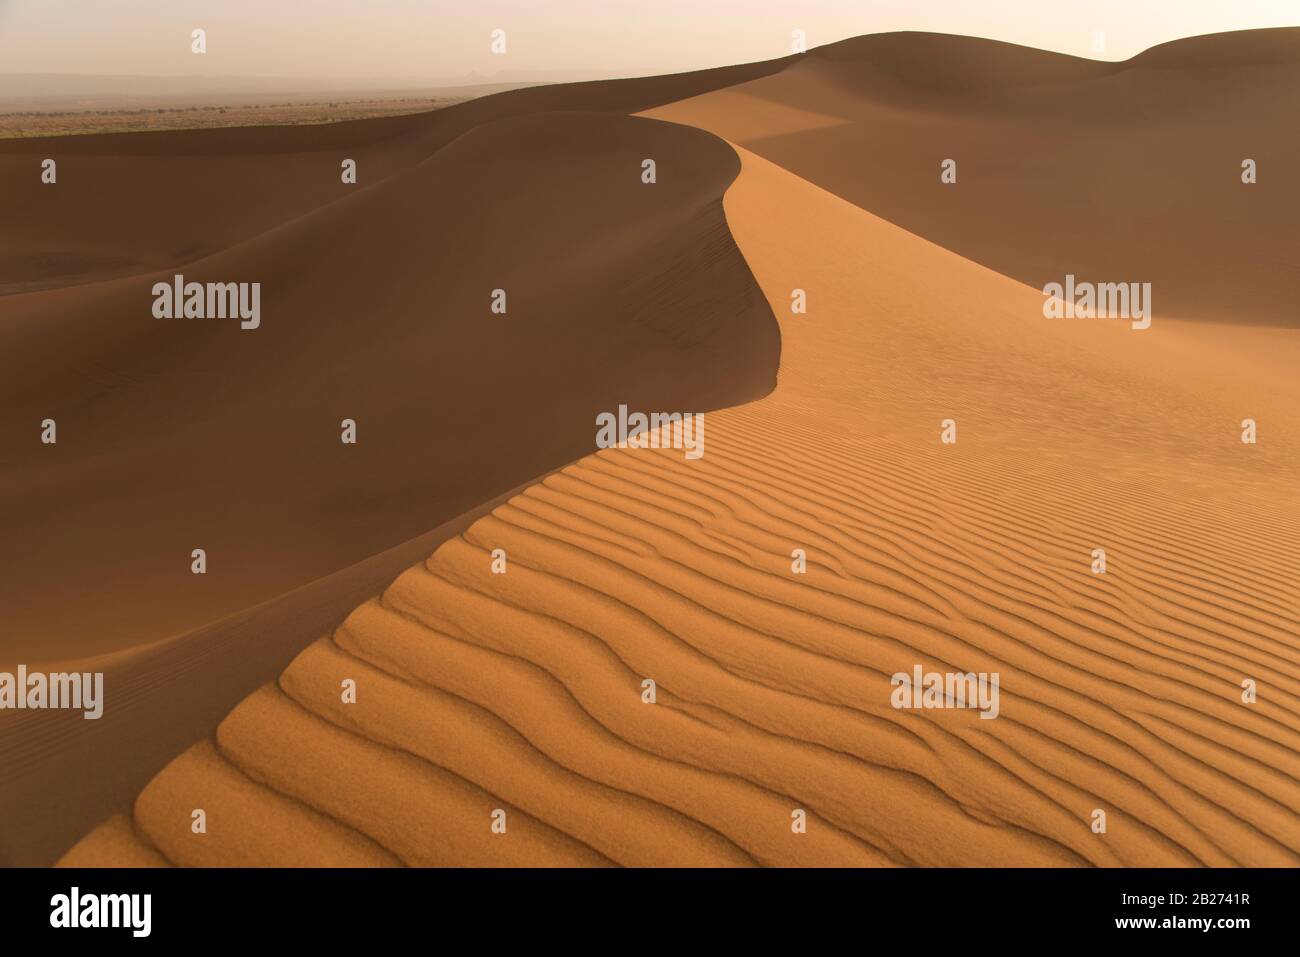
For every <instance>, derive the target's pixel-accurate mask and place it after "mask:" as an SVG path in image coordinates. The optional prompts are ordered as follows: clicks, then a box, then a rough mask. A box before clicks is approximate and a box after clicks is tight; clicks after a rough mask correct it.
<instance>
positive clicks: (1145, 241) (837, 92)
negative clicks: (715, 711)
mask: <svg viewBox="0 0 1300 957" xmlns="http://www.w3.org/2000/svg"><path fill="white" fill-rule="evenodd" d="M1297 88H1300V29H1286V30H1255V31H1243V32H1241V33H1227V34H1220V35H1217V36H1213V37H1194V38H1192V39H1188V40H1178V41H1175V42H1173V43H1168V44H1165V45H1163V46H1160V47H1156V48H1154V49H1152V50H1149V51H1147V52H1146V53H1143V54H1141V55H1139V56H1137V57H1134V58H1133V59H1131V60H1128V61H1125V62H1120V63H1102V62H1096V61H1090V60H1079V59H1075V58H1072V57H1067V56H1063V55H1061V54H1055V53H1044V52H1042V51H1038V50H1028V49H1026V48H1023V47H1016V46H1012V45H1010V44H1004V43H997V42H994V41H992V40H973V39H969V38H962V37H951V36H939V35H934V34H922V33H894V34H881V35H877V36H868V37H860V38H857V39H854V40H846V41H844V42H842V43H836V44H831V45H829V46H826V47H821V48H818V49H816V50H813V51H811V52H809V53H808V55H807V56H805V57H803V58H801V59H799V60H798V61H797V62H795V63H793V64H792V65H790V66H789V67H787V68H786V69H784V70H782V71H781V72H780V73H777V74H774V75H772V76H768V77H764V78H759V79H756V80H754V81H751V82H749V83H745V84H740V85H736V86H732V87H729V88H727V89H725V90H721V91H717V92H713V93H708V94H704V95H702V96H701V97H700V98H699V99H698V100H695V101H690V102H686V103H682V104H677V105H675V106H674V107H673V110H672V116H673V118H674V119H676V120H677V121H678V122H686V123H691V122H695V121H696V120H697V119H698V120H699V121H700V124H699V125H703V126H705V127H707V128H708V129H711V130H713V131H714V132H716V133H718V134H719V135H721V136H725V137H726V138H728V139H730V140H732V141H734V142H736V143H739V144H740V145H742V146H745V147H747V148H749V149H751V150H753V151H754V152H756V153H758V154H760V155H762V156H764V157H766V158H767V159H770V160H772V161H773V162H775V163H778V164H780V165H781V166H783V167H785V168H786V169H789V170H791V171H793V172H795V173H798V174H799V175H800V176H803V177H804V178H806V179H808V180H810V181H811V182H813V183H816V184H817V185H819V186H822V187H824V188H826V189H829V190H831V191H832V192H834V193H836V194H837V195H840V196H843V197H844V198H846V199H848V200H850V201H851V202H853V203H856V204H857V205H859V206H861V207H862V208H864V209H867V210H870V211H871V212H873V213H875V214H876V215H878V216H882V217H884V218H885V219H888V220H889V221H891V222H894V223H897V224H898V225H900V226H903V227H904V228H906V229H908V230H910V231H912V232H914V233H918V234H920V235H922V236H924V237H926V238H927V239H930V240H932V241H934V242H936V243H938V244H940V245H941V246H944V247H946V248H948V249H951V250H953V251H954V252H957V253H960V254H961V255H962V256H965V257H966V258H968V259H971V260H973V261H975V262H978V263H981V264H983V265H986V266H989V267H990V268H992V269H996V270H997V271H998V272H1001V273H1003V274H1005V275H1008V276H1011V277H1013V278H1015V279H1019V280H1021V281H1022V282H1025V283H1028V284H1029V285H1031V286H1035V287H1037V288H1040V289H1041V288H1042V287H1043V285H1044V284H1045V283H1047V282H1051V281H1058V282H1059V281H1060V280H1061V279H1062V277H1064V275H1065V274H1066V273H1067V272H1071V273H1073V274H1075V275H1077V276H1080V277H1088V278H1090V279H1091V280H1092V281H1124V282H1150V283H1152V285H1153V287H1154V288H1155V289H1156V290H1158V294H1157V296H1158V298H1157V299H1156V308H1157V310H1158V311H1159V312H1160V313H1161V314H1163V315H1167V316H1181V317H1184V318H1191V319H1210V320H1215V321H1219V322H1230V323H1235V324H1244V323H1262V324H1267V325H1276V326H1287V327H1290V328H1297V327H1300V312H1298V311H1297V309H1296V291H1297V290H1298V289H1300V267H1298V266H1297V265H1296V264H1297V262H1300V231H1297V230H1296V228H1295V212H1296V210H1297V209H1300V180H1298V179H1297V177H1295V176H1293V175H1292V173H1291V166H1292V159H1291V158H1292V157H1294V156H1297V155H1300V126H1297V124H1295V123H1280V122H1278V117H1279V116H1284V115H1287V114H1288V113H1290V112H1292V110H1293V107H1292V105H1291V104H1292V103H1293V101H1294V99H1295V91H1296V89H1297ZM764 117H769V118H770V121H769V122H766V123H765V122H764V121H763V118H764ZM945 159H954V160H956V163H957V182H956V183H955V184H951V185H946V186H944V187H943V188H942V189H941V188H939V187H940V186H941V184H940V180H939V176H940V164H941V163H942V162H943V161H944V160H945ZM1245 159H1253V160H1255V162H1256V164H1257V169H1258V182H1257V183H1255V184H1254V185H1250V186H1247V185H1244V184H1243V183H1242V181H1241V174H1242V161H1243V160H1245Z"/></svg>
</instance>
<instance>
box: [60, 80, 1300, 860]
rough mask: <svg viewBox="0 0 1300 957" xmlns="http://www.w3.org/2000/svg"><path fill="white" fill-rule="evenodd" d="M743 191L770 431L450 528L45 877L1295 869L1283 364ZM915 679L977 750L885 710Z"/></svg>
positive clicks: (1210, 327) (840, 214)
mask: <svg viewBox="0 0 1300 957" xmlns="http://www.w3.org/2000/svg"><path fill="white" fill-rule="evenodd" d="M698 108H699V104H698V103H694V104H691V103H688V104H685V105H684V106H683V110H684V111H695V110H698ZM658 115H660V116H666V117H672V116H673V115H674V111H673V110H666V111H662V112H660V113H659V114H658ZM694 115H695V116H697V117H698V115H699V114H698V113H695V114H694ZM741 157H742V161H743V168H742V172H741V175H740V176H739V178H738V179H737V180H736V181H735V183H734V184H733V185H732V187H731V188H730V190H729V191H728V192H727V194H726V197H725V207H726V214H727V221H728V224H729V226H730V228H731V230H732V233H733V235H734V236H735V237H736V240H737V242H738V243H739V245H740V247H741V249H742V251H743V253H744V255H745V258H746V260H747V262H748V263H749V265H750V267H751V268H752V269H753V271H754V274H755V276H756V277H757V279H758V282H759V284H760V286H761V287H762V289H763V292H764V293H765V295H766V296H767V297H768V299H769V301H770V302H771V304H772V306H773V309H774V311H775V312H776V314H777V316H778V317H779V319H780V322H781V335H782V355H781V369H780V374H779V379H778V385H777V387H776V389H775V390H774V391H773V392H772V393H771V394H770V395H768V396H766V397H764V398H762V399H760V400H758V401H755V402H751V403H749V404H746V405H744V406H741V407H738V408H733V409H728V410H725V411H722V412H718V413H711V414H710V415H709V416H708V435H709V438H708V451H707V453H706V454H705V456H704V457H703V458H701V459H699V460H697V461H689V460H686V459H685V458H684V456H683V455H682V453H681V451H680V450H655V449H632V448H625V449H616V450H608V451H602V452H600V453H597V454H595V455H591V456H588V457H586V458H584V459H582V460H581V461H579V462H577V463H575V464H574V465H571V466H569V467H566V468H564V469H562V470H560V471H559V472H558V473H556V474H554V475H552V476H550V477H549V478H547V479H545V480H544V481H542V482H540V483H538V484H536V485H533V486H531V487H529V488H528V489H527V490H525V491H524V492H523V493H522V494H520V495H517V496H515V497H513V498H512V499H510V500H509V501H508V502H506V503H505V504H502V505H501V506H499V507H497V508H496V509H494V510H493V511H492V513H491V514H490V515H488V516H485V517H483V518H481V519H479V520H478V521H476V522H475V523H474V524H472V525H471V526H470V527H469V528H468V529H467V530H466V531H465V532H464V533H463V534H462V535H460V536H458V537H455V538H453V539H450V540H449V541H447V542H446V543H444V544H443V545H441V546H440V547H439V548H438V549H437V551H435V552H434V553H433V555H432V556H431V557H430V558H429V559H428V560H427V561H426V562H424V563H423V564H421V565H418V566H416V567H414V568H411V569H410V570H408V571H407V572H405V573H404V574H403V575H402V576H401V577H399V578H398V579H397V581H395V582H394V583H393V584H392V585H391V586H390V587H389V588H388V589H387V590H385V591H384V593H383V595H382V597H380V598H378V599H375V600H372V601H369V602H367V603H365V604H363V605H361V606H360V607H358V608H357V609H356V610H355V611H354V612H353V613H352V614H351V615H350V616H349V617H348V619H347V620H346V622H344V624H343V625H342V626H341V627H340V628H339V629H337V630H336V631H335V633H334V635H333V636H332V637H331V638H327V639H322V640H321V641H319V642H317V643H316V644H314V645H312V646H311V647H309V648H308V649H307V650H305V651H304V652H303V653H302V654H301V655H299V657H298V658H297V659H296V660H295V661H294V662H293V663H292V664H291V665H290V666H289V667H288V668H287V669H286V670H285V672H284V673H283V674H282V675H281V676H280V678H279V679H278V681H277V682H275V683H274V684H272V685H268V686H266V687H264V688H263V689H261V690H259V691H258V692H257V693H255V694H254V695H252V696H250V697H249V698H247V699H246V700H245V701H244V702H243V703H242V704H240V705H239V707H238V708H236V709H235V710H234V711H233V712H232V713H231V714H230V715H229V716H228V717H227V718H226V719H225V720H224V721H223V722H222V724H221V725H220V727H219V728H218V730H217V732H216V735H215V738H214V739H213V740H211V741H204V742H202V743H200V744H198V745H196V746H195V747H194V748H192V749H191V750H190V751H188V752H186V754H185V755H184V756H183V757H182V758H180V759H178V760H177V761H176V762H174V763H173V764H171V765H170V766H169V767H168V768H167V769H166V770H164V771H163V772H162V773H161V774H160V775H159V776H158V777H157V778H156V779H155V780H154V781H153V782H152V783H151V784H150V785H149V786H148V787H147V788H146V789H145V790H144V791H143V792H142V794H141V795H140V797H139V798H138V799H137V801H136V803H135V805H134V808H133V811H132V814H131V815H130V816H129V818H128V817H120V818H117V819H114V820H112V821H110V822H108V823H106V824H105V825H103V826H102V827H100V828H98V829H97V830H96V831H94V832H93V833H92V834H90V835H89V836H88V837H87V838H86V839H85V840H83V841H82V842H81V843H80V844H78V846H77V847H76V848H74V849H73V850H72V851H71V852H70V853H69V855H68V856H67V857H66V858H65V859H64V862H65V863H75V864H92V865H93V864H100V863H105V864H107V863H121V862H130V861H132V860H139V861H143V862H147V861H151V860H153V859H154V858H153V857H152V855H155V854H156V855H161V856H164V857H166V858H167V859H168V860H169V861H171V862H173V863H186V864H192V863H208V864H221V863H233V862H257V863H275V864H297V863H314V862H318V861H320V860H321V859H322V857H325V858H329V859H330V861H331V862H339V863H343V862H346V863H358V864H363V863H385V862H386V861H387V857H386V855H391V857H392V858H393V859H396V860H398V861H401V862H403V863H408V864H431V863H434V864H453V863H470V864H479V863H483V864H579V863H597V864H600V863H610V862H612V863H619V864H640V865H657V864H723V865H727V864H736V865H746V864H824V865H843V864H860V865H890V864H905V865H906V864H913V865H918V864H919V865H989V864H994V865H1042V864H1047V865H1079V864H1094V865H1175V866H1181V865H1197V864H1208V865H1233V864H1243V865H1295V864H1297V863H1300V825H1298V824H1297V821H1298V820H1300V818H1298V817H1297V812H1298V811H1300V785H1298V783H1297V782H1298V779H1300V712H1298V711H1297V708H1296V701H1297V700H1300V699H1298V698H1297V692H1298V691H1300V661H1298V660H1297V649H1296V644H1295V636H1296V634H1297V630H1298V629H1300V583H1297V580H1296V578H1295V575H1294V573H1293V572H1294V567H1295V562H1296V560H1297V558H1300V521H1298V520H1297V515H1296V511H1295V508H1294V505H1295V502H1296V501H1297V500H1298V495H1297V493H1298V492H1300V462H1298V461H1297V457H1296V456H1295V455H1294V454H1293V452H1292V451H1291V450H1293V449H1294V448H1295V447H1296V443H1297V441H1300V435H1298V434H1297V424H1296V422H1295V418H1294V415H1293V414H1292V410H1294V408H1295V406H1296V402H1297V400H1300V383H1297V380H1296V379H1295V376H1294V375H1293V370H1294V368H1295V367H1296V363H1297V361H1300V335H1297V333H1295V332H1293V331H1290V330H1285V329H1277V328H1246V327H1228V326H1223V325H1216V324H1206V323H1190V322H1181V321H1175V320H1168V321H1163V322H1160V323H1159V324H1158V325H1157V326H1154V327H1153V328H1152V329H1151V330H1148V331H1146V332H1143V333H1135V332H1133V331H1132V330H1129V329H1127V328H1126V327H1121V326H1118V325H1116V324H1113V323H1107V322H1051V321H1048V320H1045V319H1044V318H1043V317H1042V313H1041V305H1042V297H1041V295H1040V294H1039V293H1038V292H1037V291H1036V290H1034V289H1031V288H1029V287H1026V286H1024V285H1021V284H1020V283H1018V282H1016V281H1014V280H1012V279H1009V278H1007V277H1004V276H1001V275H998V274H996V273H994V272H992V271H990V270H988V269H986V268H984V267H982V266H979V265H976V264H974V263H971V262H969V261H967V260H965V259H963V258H961V257H959V256H957V255H955V254H953V253H951V252H949V251H946V250H944V249H941V248H939V247H938V246H935V245H933V244H931V243H929V242H927V241H926V240H924V239H921V238H918V237H916V236H914V235H911V234H909V233H907V232H905V231H903V230H902V229H900V228H898V227H896V226H893V225H891V224H889V223H887V222H885V221H883V220H881V219H879V218H877V217H875V216H873V215H871V214H869V213H867V212H865V211H863V210H862V209H860V208H858V207H856V206H854V205H852V204H850V203H849V202H846V201H845V200H843V199H841V198H839V197H836V196H834V195H832V194H831V193H828V192H826V191H824V190H822V189H819V188H818V187H816V186H814V185H811V184H809V183H807V182H805V181H803V180H802V179H800V178H799V177H798V176H796V175H794V174H792V173H790V172H788V171H786V170H783V169H781V168H779V167H777V166H774V165H772V164H771V163H769V162H767V161H765V160H763V159H762V158H760V157H758V156H756V155H754V154H752V153H749V152H747V151H743V150H742V151H741ZM796 287H797V288H802V289H805V290H806V291H807V292H808V302H809V309H808V314H807V315H791V314H790V309H789V302H790V294H791V290H792V289H793V288H796ZM1225 345H1230V350H1229V349H1225ZM1244 416H1253V417H1255V418H1257V419H1258V421H1259V422H1260V423H1261V435H1262V436H1264V435H1266V436H1267V437H1266V438H1264V439H1261V441H1260V443H1259V444H1258V445H1255V446H1246V445H1243V444H1242V443H1241V442H1240V441H1239V439H1238V423H1239V422H1240V420H1241V418H1243V417H1244ZM945 418H954V419H956V420H957V423H958V429H959V433H958V435H959V438H958V443H957V444H956V445H950V446H945V445H943V444H941V443H940V440H939V434H940V422H941V420H943V419H945ZM1265 430H1266V431H1265ZM1099 546H1100V547H1104V548H1106V550H1107V552H1108V554H1109V556H1110V566H1109V570H1108V572H1107V573H1106V574H1105V575H1094V574H1092V572H1091V570H1090V560H1091V559H1090V552H1091V549H1093V548H1095V547H1099ZM495 548H503V549H505V550H506V551H507V554H508V555H509V563H510V564H509V570H508V571H507V573H506V574H500V575H496V574H492V572H491V570H490V564H491V560H490V552H491V550H492V549H495ZM796 548H798V549H804V550H806V553H807V559H808V570H807V573H806V574H805V575H796V574H793V573H792V570H791V552H792V550H793V549H796ZM916 664H921V665H923V666H925V667H926V668H927V669H938V670H958V671H963V672H964V671H990V672H993V671H995V672H998V673H1000V675H1001V688H1002V701H1001V711H1000V714H999V717H998V718H997V719H996V720H992V721H985V720H982V719H981V718H980V717H979V715H978V714H977V713H975V712H973V711H969V710H966V711H958V710H948V711H944V710H938V711H924V710H920V711H912V710H896V709H894V708H892V707H891V706H890V683H889V677H890V675H891V674H892V673H894V672H896V671H910V670H911V668H912V667H913V666H914V665H916ZM1246 677H1249V678H1252V679H1254V680H1256V681H1257V682H1258V685H1259V689H1260V694H1259V700H1258V702H1257V703H1255V704H1253V705H1246V704H1243V703H1242V702H1241V700H1240V691H1241V688H1240V683H1241V681H1242V679H1243V678H1246ZM646 678H651V679H653V680H654V681H655V682H657V695H658V697H657V701H656V703H654V704H646V703H643V701H642V698H641V693H642V681H643V680H644V679H646ZM345 679H352V680H354V681H355V682H356V684H357V700H356V703H355V704H345V703H343V701H342V700H341V697H340V687H341V683H342V682H343V681H344V680H345ZM285 729H292V730H291V731H290V732H288V733H285ZM207 806H211V808H213V809H214V813H212V814H211V815H210V817H209V822H210V826H209V830H208V833H206V834H205V835H202V836H199V835H195V834H192V833H191V831H190V813H191V810H192V809H193V808H195V807H207ZM494 809H502V810H505V811H506V812H507V815H508V822H509V825H508V830H507V833H506V834H504V835H501V834H493V833H492V832H491V830H490V827H489V825H490V821H491V818H490V815H491V814H492V812H493V811H494ZM794 809H803V810H805V811H806V812H807V816H808V829H807V833H806V834H795V833H792V831H791V826H790V822H791V812H792V810H794ZM1095 809H1101V810H1104V811H1105V812H1106V814H1107V816H1108V829H1107V832H1106V833H1105V834H1095V833H1093V832H1092V830H1091V829H1090V823H1091V816H1092V814H1093V812H1094V810H1095ZM266 820H273V821H275V822H276V827H275V828H274V829H271V828H268V827H266V826H265V824H264V823H263V821H266ZM287 834H289V835H292V837H293V839H286V835H287Z"/></svg>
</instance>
